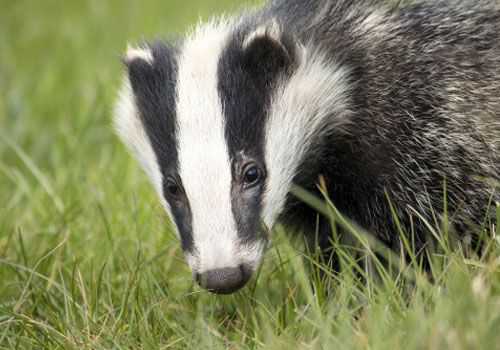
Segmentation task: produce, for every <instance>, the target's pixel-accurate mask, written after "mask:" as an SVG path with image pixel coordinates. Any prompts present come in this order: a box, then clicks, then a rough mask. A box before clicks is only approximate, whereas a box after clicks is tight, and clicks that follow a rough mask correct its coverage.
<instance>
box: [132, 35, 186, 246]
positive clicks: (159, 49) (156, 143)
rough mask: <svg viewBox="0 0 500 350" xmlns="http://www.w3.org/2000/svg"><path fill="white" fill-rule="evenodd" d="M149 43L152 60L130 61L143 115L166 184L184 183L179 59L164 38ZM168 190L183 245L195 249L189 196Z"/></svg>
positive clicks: (135, 92)
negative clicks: (175, 198)
mask: <svg viewBox="0 0 500 350" xmlns="http://www.w3.org/2000/svg"><path fill="white" fill-rule="evenodd" d="M148 47H149V49H150V50H151V52H152V55H153V62H152V63H149V62H147V61H145V60H143V59H141V58H136V59H133V60H130V61H128V62H126V64H127V67H128V73H129V79H130V83H131V86H132V89H133V92H134V95H135V101H136V103H137V107H138V109H139V113H140V118H141V121H142V124H143V126H144V129H145V131H146V134H147V136H148V138H149V140H150V142H151V146H152V148H153V150H154V152H155V155H156V158H157V160H158V163H159V166H160V170H161V173H162V175H163V186H164V188H165V185H166V182H167V179H169V178H173V179H175V181H176V182H177V183H179V185H180V181H179V180H178V176H177V173H178V155H177V142H176V98H175V88H176V78H177V62H176V58H175V49H174V48H173V47H171V46H169V45H167V44H165V43H161V42H156V43H154V44H151V45H148ZM180 186H181V185H180ZM165 192H166V191H165V189H164V196H165V198H166V199H167V201H168V202H169V204H170V207H171V210H172V214H173V216H174V220H175V222H176V224H177V227H178V229H179V233H180V236H181V241H182V247H183V249H184V250H185V251H191V250H192V248H193V238H192V229H191V227H192V224H191V222H192V219H191V210H190V208H189V203H188V201H187V199H184V200H182V201H173V200H169V198H168V195H167V194H166V193H165Z"/></svg>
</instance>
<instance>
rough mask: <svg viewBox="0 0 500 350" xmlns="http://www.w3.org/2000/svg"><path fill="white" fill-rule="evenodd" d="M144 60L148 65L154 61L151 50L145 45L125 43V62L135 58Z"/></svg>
mask: <svg viewBox="0 0 500 350" xmlns="http://www.w3.org/2000/svg"><path fill="white" fill-rule="evenodd" d="M137 59H139V60H142V61H146V62H147V63H149V64H150V65H153V63H154V57H153V53H152V52H151V50H150V49H149V48H147V47H140V46H139V47H134V46H131V45H130V44H127V53H126V54H125V62H127V63H130V62H132V61H135V60H137Z"/></svg>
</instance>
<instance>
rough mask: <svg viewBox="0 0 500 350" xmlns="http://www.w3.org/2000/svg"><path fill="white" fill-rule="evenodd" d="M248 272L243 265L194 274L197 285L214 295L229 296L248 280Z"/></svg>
mask: <svg viewBox="0 0 500 350" xmlns="http://www.w3.org/2000/svg"><path fill="white" fill-rule="evenodd" d="M250 275H251V274H250V272H249V271H248V269H246V268H245V267H244V266H243V265H240V266H238V267H226V268H223V269H215V270H209V271H206V272H203V273H197V274H196V280H197V282H198V284H199V285H200V286H201V287H202V288H204V289H207V290H208V291H210V292H212V293H216V294H231V293H233V292H235V291H237V290H238V289H240V288H242V287H243V286H244V285H245V284H246V283H247V282H248V280H249V279H250Z"/></svg>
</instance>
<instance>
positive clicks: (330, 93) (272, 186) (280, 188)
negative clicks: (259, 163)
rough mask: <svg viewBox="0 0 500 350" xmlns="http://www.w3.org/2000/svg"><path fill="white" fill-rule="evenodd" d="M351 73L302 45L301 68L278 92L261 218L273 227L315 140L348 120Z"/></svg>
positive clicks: (268, 129) (270, 126) (269, 132)
mask: <svg viewBox="0 0 500 350" xmlns="http://www.w3.org/2000/svg"><path fill="white" fill-rule="evenodd" d="M347 74H348V72H347V71H346V70H345V69H342V68H340V67H338V66H337V65H336V64H335V63H334V62H329V61H328V60H327V58H326V56H324V55H323V54H321V53H320V52H314V51H312V52H311V51H310V50H308V49H307V48H305V47H300V48H299V66H298V68H297V70H296V71H295V72H294V74H293V75H292V77H291V78H290V79H287V80H286V81H284V82H283V83H282V84H281V86H280V87H278V89H277V90H276V93H275V94H274V97H273V102H272V104H271V108H270V114H269V119H268V121H267V125H266V147H265V150H266V151H265V153H266V154H265V159H266V166H267V171H268V175H267V190H266V193H265V194H264V205H263V210H262V217H263V220H264V222H265V224H266V225H267V226H268V227H269V228H272V227H273V225H274V223H275V221H276V218H277V216H278V215H279V214H280V213H281V211H282V210H283V207H284V205H285V201H286V198H287V194H288V192H289V191H290V188H291V185H292V181H293V179H294V177H295V176H296V174H297V171H298V168H299V166H300V164H301V162H302V161H303V158H304V157H305V156H306V153H307V152H308V151H310V148H311V146H312V145H313V143H314V140H319V139H320V138H321V137H322V136H323V135H325V134H327V133H329V132H331V131H332V130H334V129H335V128H342V126H343V125H345V123H347V122H348V118H347V117H346V111H347V106H348V104H347V102H348V101H347V96H348V89H349V84H348V81H347Z"/></svg>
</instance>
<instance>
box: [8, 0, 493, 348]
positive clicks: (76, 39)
mask: <svg viewBox="0 0 500 350" xmlns="http://www.w3.org/2000/svg"><path fill="white" fill-rule="evenodd" d="M0 3H1V5H2V6H1V7H2V10H1V12H0V208H1V209H0V348H1V349H41V348H43V349H170V348H174V349H176V348H178V349H186V348H187V349H212V348H214V349H218V348H220V349H223V348H228V349H271V350H272V349H295V348H299V349H334V348H335V349H366V348H369V349H398V348H404V349H446V348H449V349H480V348H481V349H500V259H499V258H498V257H499V256H500V238H499V236H500V234H499V232H498V231H499V230H498V228H495V227H492V228H490V230H489V231H488V234H489V236H491V238H488V239H487V249H486V253H485V254H484V255H483V256H480V257H474V256H472V257H468V258H467V259H466V258H464V257H463V256H462V255H461V254H460V253H459V252H456V251H454V250H453V249H451V248H449V247H448V245H447V244H446V242H444V244H443V248H442V249H441V254H439V255H438V254H436V256H434V259H433V261H434V263H433V267H434V269H435V274H434V275H435V280H434V281H432V282H431V281H429V279H428V278H427V276H426V275H425V274H424V273H421V272H420V271H419V269H418V268H415V266H413V267H412V266H401V264H398V263H396V264H395V267H394V268H393V269H390V270H391V271H387V269H385V268H381V270H382V271H380V275H381V277H380V276H379V278H377V281H374V278H372V276H371V275H369V276H364V278H359V276H360V275H363V274H364V272H363V271H358V272H353V269H354V267H353V266H356V265H354V264H351V265H352V266H351V268H346V269H345V270H344V272H342V273H341V274H340V275H335V276H332V275H330V274H329V273H328V272H326V273H324V274H318V273H317V268H316V264H315V262H314V261H312V260H311V259H310V258H308V257H307V255H304V254H303V249H302V248H301V244H300V242H296V240H294V241H293V242H289V239H288V237H290V236H289V235H287V234H286V232H283V230H282V229H280V228H278V230H277V232H276V233H275V239H274V243H273V246H272V248H271V249H270V251H269V252H268V254H267V257H266V261H265V264H264V267H263V268H262V270H261V271H260V273H259V274H258V276H257V277H256V278H254V280H253V281H252V282H251V283H250V286H248V287H247V288H245V289H244V290H243V291H242V292H239V293H237V294H235V295H231V296H213V295H210V294H208V293H206V292H204V291H201V290H200V289H199V288H198V287H196V286H195V285H194V283H193V282H192V279H191V274H190V272H189V271H188V269H187V267H186V265H185V264H184V261H183V258H182V254H181V251H180V246H179V243H178V242H177V240H176V238H175V237H174V235H173V234H172V233H171V229H170V226H169V222H168V220H167V218H166V217H165V214H164V213H163V211H162V209H161V207H160V205H159V202H158V200H157V198H156V196H155V194H154V193H153V191H152V189H151V188H150V186H149V183H148V181H147V179H146V176H145V175H144V174H143V173H142V172H141V170H140V169H139V168H138V166H137V164H136V163H135V162H134V161H133V160H132V159H131V157H130V156H129V155H128V154H127V152H126V151H125V149H124V147H122V145H120V144H119V142H118V140H117V138H116V137H115V135H114V134H113V131H112V128H111V111H112V107H113V100H114V98H115V95H116V89H117V86H118V85H119V82H120V79H121V77H120V75H121V71H122V67H121V63H120V55H121V53H122V52H123V51H124V49H125V47H126V43H127V41H130V42H136V41H138V40H141V39H145V38H155V37H165V38H169V37H174V36H175V33H182V32H184V31H185V30H187V29H188V28H189V26H190V25H192V24H193V23H195V22H196V21H197V20H198V18H199V17H200V16H201V17H202V18H206V17H207V16H208V15H209V14H210V13H221V12H222V11H223V10H228V9H230V8H234V7H235V5H234V3H235V2H234V1H230V0H225V1H220V0H192V1H185V2H177V1H172V0H170V1H160V0H148V1H140V2H139V1H132V0H127V1H118V0H109V1H100V0H86V1H57V0H44V1H35V0H31V1H28V0H16V1H9V0H1V1H0ZM175 3H177V4H175ZM498 212H499V217H500V210H499V211H498ZM495 230H496V232H495ZM495 235H496V236H495ZM359 239H360V240H362V241H363V242H365V243H366V245H367V246H370V247H372V248H371V249H373V250H377V249H378V248H377V244H374V242H369V241H367V240H366V237H365V236H363V235H362V234H361V233H359ZM338 249H339V251H341V252H343V251H344V250H343V248H342V247H339V248H338ZM370 251H371V250H369V249H365V253H366V254H370ZM311 263H312V265H313V266H312V267H311V266H310V265H311ZM345 263H346V265H349V264H350V263H352V258H350V257H349V256H348V255H346V256H345ZM321 277H322V278H324V279H326V281H320V278H321Z"/></svg>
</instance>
